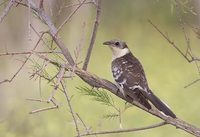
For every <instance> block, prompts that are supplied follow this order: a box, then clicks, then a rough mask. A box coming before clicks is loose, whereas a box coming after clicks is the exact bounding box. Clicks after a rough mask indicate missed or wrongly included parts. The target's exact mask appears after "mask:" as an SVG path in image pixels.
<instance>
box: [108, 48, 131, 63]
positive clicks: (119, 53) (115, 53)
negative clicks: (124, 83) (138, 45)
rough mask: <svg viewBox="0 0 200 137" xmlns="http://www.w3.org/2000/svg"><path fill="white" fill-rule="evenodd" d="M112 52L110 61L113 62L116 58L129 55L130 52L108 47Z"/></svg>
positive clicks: (125, 49)
mask: <svg viewBox="0 0 200 137" xmlns="http://www.w3.org/2000/svg"><path fill="white" fill-rule="evenodd" d="M110 48H111V50H112V55H113V56H112V60H115V59H116V58H120V57H123V56H124V55H126V54H128V53H130V50H129V49H128V48H124V49H120V48H116V47H110Z"/></svg>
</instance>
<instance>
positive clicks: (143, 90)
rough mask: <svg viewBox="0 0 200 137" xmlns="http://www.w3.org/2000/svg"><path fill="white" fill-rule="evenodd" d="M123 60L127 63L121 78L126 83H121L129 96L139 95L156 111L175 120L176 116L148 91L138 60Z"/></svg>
mask: <svg viewBox="0 0 200 137" xmlns="http://www.w3.org/2000/svg"><path fill="white" fill-rule="evenodd" d="M125 60H126V61H127V64H126V69H124V70H125V73H123V74H122V76H121V77H122V78H126V83H125V82H123V83H125V84H124V85H123V87H124V89H125V90H126V91H127V92H128V93H129V94H133V95H135V94H137V95H138V94H139V96H140V98H142V99H143V100H144V99H145V100H146V99H148V100H149V101H150V102H151V103H152V104H153V105H154V106H155V107H156V108H157V109H159V110H160V111H162V112H164V113H165V114H166V115H170V116H171V117H173V118H175V117H176V115H175V114H174V113H173V112H172V111H171V110H170V109H169V107H168V106H167V105H166V104H165V103H163V102H162V101H161V100H160V99H159V98H158V97H157V96H156V95H154V94H153V92H152V91H151V90H150V89H149V87H148V83H147V80H146V77H145V73H144V70H143V67H142V65H141V63H140V62H139V60H138V59H137V58H135V57H134V56H133V55H130V56H128V57H126V59H125ZM128 93H127V94H128ZM143 102H144V101H143ZM146 102H147V101H146Z"/></svg>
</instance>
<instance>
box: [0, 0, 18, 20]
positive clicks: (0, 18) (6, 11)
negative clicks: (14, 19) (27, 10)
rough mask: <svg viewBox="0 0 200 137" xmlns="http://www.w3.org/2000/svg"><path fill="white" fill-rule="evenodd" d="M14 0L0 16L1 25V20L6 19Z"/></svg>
mask: <svg viewBox="0 0 200 137" xmlns="http://www.w3.org/2000/svg"><path fill="white" fill-rule="evenodd" d="M14 1H15V0H10V1H9V3H8V5H7V6H6V8H5V9H4V11H3V13H2V14H1V15H0V23H2V21H3V19H4V18H5V17H6V15H7V14H8V12H9V11H10V9H11V8H12V6H13V4H14Z"/></svg>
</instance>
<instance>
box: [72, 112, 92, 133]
mask: <svg viewBox="0 0 200 137" xmlns="http://www.w3.org/2000/svg"><path fill="white" fill-rule="evenodd" d="M76 115H77V117H78V119H79V120H80V121H81V123H82V124H83V126H84V128H85V131H86V132H87V133H89V130H90V129H91V127H90V128H88V127H87V126H86V124H85V122H84V121H83V120H82V118H81V117H80V116H79V114H78V113H76Z"/></svg>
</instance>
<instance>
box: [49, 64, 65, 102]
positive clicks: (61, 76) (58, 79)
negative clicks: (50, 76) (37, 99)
mask: <svg viewBox="0 0 200 137" xmlns="http://www.w3.org/2000/svg"><path fill="white" fill-rule="evenodd" d="M64 74H65V68H63V67H61V68H60V71H59V73H58V75H57V77H58V78H57V81H56V83H55V85H54V88H53V90H52V92H51V95H50V97H49V99H48V100H49V101H51V100H52V98H53V97H54V94H55V92H56V90H57V89H58V87H59V84H60V83H61V81H62V78H63V76H64Z"/></svg>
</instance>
